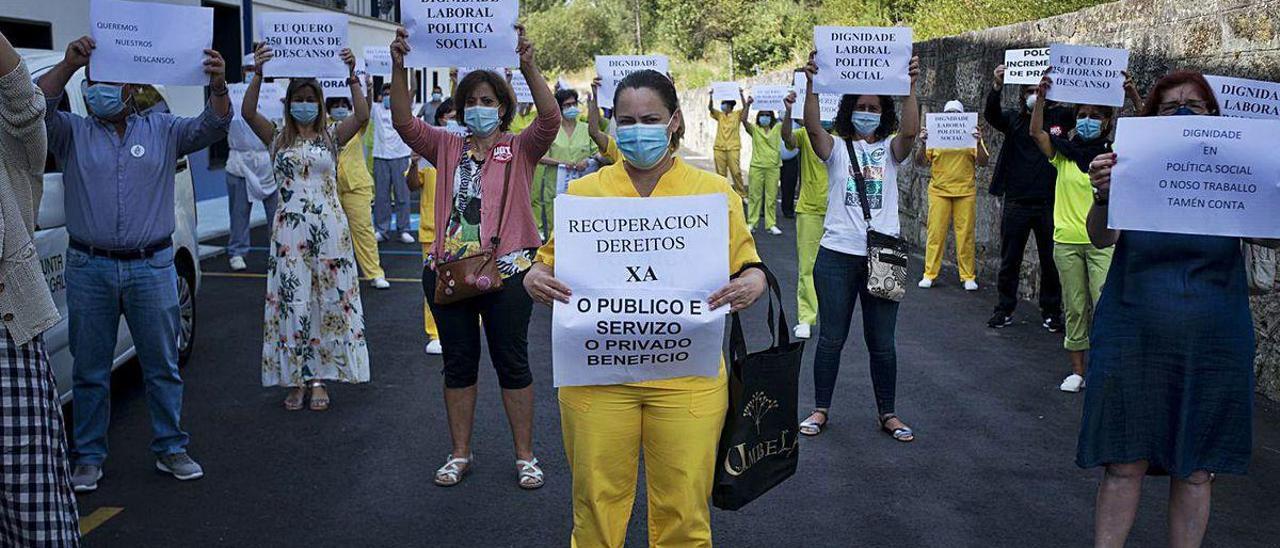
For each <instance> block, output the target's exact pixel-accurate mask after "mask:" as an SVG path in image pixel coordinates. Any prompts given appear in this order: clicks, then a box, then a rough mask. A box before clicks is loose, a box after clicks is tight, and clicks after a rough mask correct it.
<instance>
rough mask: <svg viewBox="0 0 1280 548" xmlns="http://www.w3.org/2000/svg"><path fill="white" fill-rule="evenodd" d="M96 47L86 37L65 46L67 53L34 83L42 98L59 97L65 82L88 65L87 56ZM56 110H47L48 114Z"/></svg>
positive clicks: (91, 39) (94, 43)
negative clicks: (38, 87)
mask: <svg viewBox="0 0 1280 548" xmlns="http://www.w3.org/2000/svg"><path fill="white" fill-rule="evenodd" d="M96 47H98V45H97V43H96V42H94V41H93V38H90V37H88V36H81V37H80V38H77V39H76V40H75V41H74V42H71V43H70V44H67V52H66V54H65V55H63V57H62V60H61V61H59V62H58V64H56V65H54V66H53V68H52V69H49V71H48V72H46V73H44V76H41V77H40V81H38V82H36V84H37V85H39V86H40V91H41V92H43V93H44V96H45V97H47V98H50V99H52V98H54V97H61V96H62V90H64V89H66V87H67V82H70V81H71V76H72V75H74V74H75V73H76V71H77V70H80V68H81V67H84V66H87V65H88V64H89V56H90V55H93V48H96ZM56 110H57V109H49V111H50V112H54V111H56ZM47 115H48V114H46V116H47Z"/></svg>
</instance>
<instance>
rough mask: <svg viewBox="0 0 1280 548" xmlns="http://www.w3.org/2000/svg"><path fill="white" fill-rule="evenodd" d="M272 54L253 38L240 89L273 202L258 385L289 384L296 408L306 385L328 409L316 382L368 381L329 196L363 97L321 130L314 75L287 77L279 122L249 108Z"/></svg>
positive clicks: (359, 316)
mask: <svg viewBox="0 0 1280 548" xmlns="http://www.w3.org/2000/svg"><path fill="white" fill-rule="evenodd" d="M272 57H273V52H272V50H271V47H270V46H267V45H265V44H263V45H260V46H258V50H257V51H255V52H254V58H255V60H256V61H257V63H256V65H257V66H258V67H259V70H258V71H256V72H254V73H253V81H251V82H250V83H249V89H248V90H247V91H245V95H244V104H243V105H242V107H241V108H242V111H243V112H244V119H245V121H246V122H248V123H249V126H250V127H251V128H253V132H254V133H255V134H257V136H258V138H259V139H261V140H262V142H263V143H265V144H266V145H267V146H268V148H270V149H271V156H272V159H273V162H274V164H275V172H276V173H275V175H276V181H277V182H278V183H279V184H280V206H279V210H278V211H277V212H276V218H275V220H274V225H273V226H274V228H273V229H272V235H271V259H270V261H268V263H267V304H266V311H265V321H264V323H265V324H266V325H265V328H264V331H265V337H264V339H265V340H264V341H263V343H262V385H263V386H283V387H287V388H289V389H290V390H289V394H288V396H287V397H286V398H285V400H284V406H285V409H288V410H290V411H296V410H299V409H302V406H303V399H304V398H305V397H306V396H307V387H310V389H311V390H310V396H311V402H310V408H311V410H313V411H324V410H326V409H328V408H329V394H328V392H327V391H325V388H324V381H340V382H349V383H361V382H368V380H369V351H368V348H367V347H366V346H365V338H364V312H363V307H362V305H361V302H360V283H359V280H358V278H357V276H356V261H355V251H354V247H353V246H352V243H351V230H350V228H349V226H348V225H347V217H346V214H345V213H343V210H342V204H341V202H340V200H339V198H338V168H337V163H338V151H339V150H340V149H341V148H342V147H343V146H345V145H346V144H347V142H348V141H350V140H351V139H352V137H355V136H356V135H357V134H359V133H360V129H361V128H363V127H364V125H365V123H366V122H368V121H369V105H368V103H366V102H365V101H356V102H355V104H354V105H353V106H354V108H353V109H352V110H353V112H352V114H351V115H350V116H348V117H346V119H344V120H342V121H341V122H339V123H338V124H337V125H335V126H333V127H332V128H330V127H329V126H328V125H327V124H326V121H325V118H326V116H325V109H324V107H323V102H324V93H323V91H322V90H321V89H320V83H319V82H317V81H316V80H315V79H314V78H292V79H290V80H289V88H288V90H287V91H286V92H285V105H284V108H285V118H284V127H282V128H276V126H275V124H273V123H271V121H270V120H268V119H266V117H264V116H262V115H261V114H259V113H258V92H259V90H260V89H261V87H262V72H263V71H262V70H261V68H262V66H263V65H264V64H265V63H267V62H268V61H270V60H271V58H272ZM342 60H343V62H345V63H346V64H347V68H348V69H349V71H350V76H349V77H348V78H347V85H348V86H350V87H351V96H352V97H362V96H363V93H362V92H361V90H360V79H359V78H357V77H356V74H355V66H356V58H355V56H354V55H352V54H351V50H347V49H344V50H342Z"/></svg>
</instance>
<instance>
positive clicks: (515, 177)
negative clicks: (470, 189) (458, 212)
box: [395, 111, 560, 268]
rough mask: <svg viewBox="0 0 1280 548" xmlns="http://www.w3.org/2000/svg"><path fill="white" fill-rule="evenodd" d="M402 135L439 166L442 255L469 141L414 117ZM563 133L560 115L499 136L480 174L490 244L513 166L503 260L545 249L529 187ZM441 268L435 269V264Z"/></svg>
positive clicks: (485, 237) (483, 227)
mask: <svg viewBox="0 0 1280 548" xmlns="http://www.w3.org/2000/svg"><path fill="white" fill-rule="evenodd" d="M395 127H396V132H398V133H399V134H400V138H401V139H404V142H405V144H407V145H409V148H411V149H413V151H414V152H417V153H418V154H419V155H421V156H422V157H423V158H426V159H427V160H428V161H430V162H431V164H432V165H434V166H436V203H435V204H434V207H435V213H436V219H435V222H436V241H435V244H434V246H433V248H432V255H433V256H435V257H439V256H440V255H441V254H442V253H443V251H444V234H445V231H446V230H448V226H449V216H450V214H452V213H453V211H452V210H453V180H454V172H455V171H457V169H458V163H459V162H460V161H461V159H462V145H463V143H464V142H465V140H466V138H465V137H461V136H458V135H454V134H452V133H449V132H448V131H445V130H444V129H442V128H438V127H434V126H431V125H428V124H427V123H426V122H423V121H422V120H419V119H417V118H414V119H413V121H412V122H409V123H407V124H403V125H399V124H398V125H396V126H395ZM559 131H560V113H559V112H555V111H552V112H547V113H542V112H540V113H538V118H537V119H536V120H534V122H533V124H532V125H530V126H529V127H528V128H526V129H525V130H524V131H522V132H521V133H520V134H519V135H512V134H511V133H510V132H507V133H503V134H502V135H501V136H499V137H498V142H497V143H496V144H494V146H493V149H492V150H490V151H489V158H488V160H487V161H485V163H484V167H483V168H481V171H480V192H481V196H483V197H484V199H483V200H481V205H480V241H481V243H482V245H486V246H487V245H488V244H489V241H490V238H492V237H493V227H494V226H497V224H498V211H499V210H500V209H501V208H500V204H498V203H497V200H490V199H489V198H491V197H497V196H501V195H502V176H503V171H504V170H505V168H506V165H505V164H507V163H508V162H510V163H511V186H510V188H507V191H506V198H505V199H506V202H507V211H506V216H505V217H504V218H503V219H502V232H501V234H498V237H499V238H500V239H501V241H500V242H499V244H498V250H497V253H498V256H499V257H501V256H503V255H506V254H508V253H511V252H512V251H516V250H520V249H532V248H536V247H538V246H541V245H542V237H541V236H540V235H539V234H538V226H537V225H536V224H534V222H533V208H532V206H531V204H530V202H529V189H530V188H531V187H532V185H533V170H534V167H536V166H537V165H538V160H539V159H541V158H542V156H543V155H545V154H546V153H547V150H548V149H550V148H551V143H553V142H554V141H555V139H556V134H557V133H558V132H559ZM431 267H432V268H435V265H434V264H432V265H431Z"/></svg>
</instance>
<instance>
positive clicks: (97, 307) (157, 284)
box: [66, 248, 189, 465]
mask: <svg viewBox="0 0 1280 548" xmlns="http://www.w3.org/2000/svg"><path fill="white" fill-rule="evenodd" d="M177 276H178V274H177V270H176V269H174V266H173V248H169V249H166V250H163V251H161V252H159V253H156V254H155V255H154V256H152V257H151V258H149V259H141V260H128V261H126V260H117V259H108V258H105V257H95V256H92V255H89V254H87V253H83V252H80V251H77V250H74V249H68V250H67V270H66V278H67V305H68V306H67V312H68V315H69V316H70V324H69V327H70V330H71V341H70V342H71V355H72V357H73V358H75V374H74V380H75V383H74V385H73V387H72V401H73V402H74V413H75V421H76V424H75V450H74V452H73V461H74V462H75V463H76V464H78V465H79V464H94V465H101V464H102V462H103V461H105V460H106V458H107V427H108V426H109V424H110V422H111V362H112V360H113V359H114V357H115V348H116V333H117V331H118V330H119V325H120V315H121V314H124V318H125V321H126V322H128V324H129V332H130V334H131V335H132V336H133V345H134V347H135V348H136V349H137V351H138V361H139V362H140V363H141V365H142V377H143V381H144V382H145V383H146V387H147V409H148V410H149V411H150V412H151V431H152V435H153V436H154V437H153V439H152V441H151V451H152V452H154V453H156V454H157V455H164V454H171V453H182V452H184V451H186V447H187V442H188V439H189V438H188V436H187V433H186V432H183V431H182V427H181V426H180V425H179V417H180V416H181V414H182V377H180V376H178V288H177V281H178V280H177Z"/></svg>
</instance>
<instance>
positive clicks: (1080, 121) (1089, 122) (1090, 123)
mask: <svg viewBox="0 0 1280 548" xmlns="http://www.w3.org/2000/svg"><path fill="white" fill-rule="evenodd" d="M1076 134H1077V135H1079V136H1080V138H1081V139H1084V140H1086V141H1092V140H1094V139H1097V138H1098V137H1099V136H1101V135H1102V120H1095V119H1093V118H1076Z"/></svg>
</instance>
